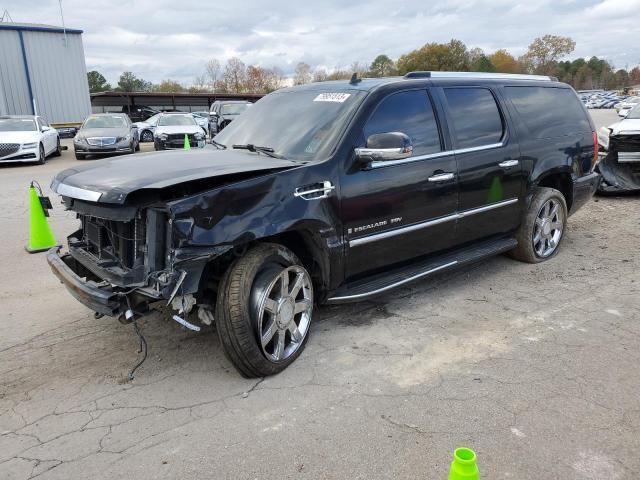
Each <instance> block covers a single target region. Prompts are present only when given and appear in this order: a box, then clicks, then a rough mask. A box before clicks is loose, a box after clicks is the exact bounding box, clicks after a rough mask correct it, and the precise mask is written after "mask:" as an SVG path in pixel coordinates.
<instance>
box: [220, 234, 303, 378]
mask: <svg viewBox="0 0 640 480" xmlns="http://www.w3.org/2000/svg"><path fill="white" fill-rule="evenodd" d="M312 313H313V285H312V282H311V277H310V275H309V273H308V272H307V270H306V269H305V268H304V267H303V266H302V265H301V263H300V261H299V260H298V259H297V257H296V256H295V255H294V254H293V253H292V252H291V251H289V250H288V249H286V248H285V247H282V246H280V245H276V244H267V243H265V244H262V245H258V246H256V247H254V248H252V249H251V250H249V251H248V252H247V253H246V254H245V255H244V256H243V257H241V258H239V259H238V260H236V261H235V262H234V263H232V264H231V266H230V267H229V269H228V270H227V272H226V273H225V275H224V277H223V278H222V281H221V282H220V286H219V288H218V298H217V304H216V320H217V323H216V327H217V331H218V336H219V338H220V343H221V344H222V347H223V349H224V352H225V354H226V356H227V358H228V359H229V360H230V361H231V363H233V365H234V366H235V367H236V369H237V370H238V371H239V372H240V373H241V374H242V375H243V376H245V377H264V376H267V375H274V374H276V373H279V372H281V371H282V370H284V369H285V368H287V367H288V366H289V365H290V364H291V363H293V362H294V361H295V359H296V358H298V356H300V354H301V353H302V350H303V349H304V347H305V345H306V342H307V340H308V338H309V328H310V326H311V316H312Z"/></svg>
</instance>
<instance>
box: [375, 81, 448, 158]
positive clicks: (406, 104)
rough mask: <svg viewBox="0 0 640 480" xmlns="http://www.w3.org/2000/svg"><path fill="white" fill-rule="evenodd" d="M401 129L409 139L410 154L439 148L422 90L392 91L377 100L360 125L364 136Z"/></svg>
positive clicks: (426, 95)
mask: <svg viewBox="0 0 640 480" xmlns="http://www.w3.org/2000/svg"><path fill="white" fill-rule="evenodd" d="M389 132H402V133H404V134H406V135H408V136H409V138H411V142H412V143H413V154H414V155H427V154H429V153H436V152H439V151H440V150H441V147H440V135H439V134H438V124H437V122H436V118H435V115H434V113H433V107H432V106H431V100H430V99H429V95H428V94H427V92H426V91H425V90H407V91H406V92H399V93H394V94H391V95H389V96H388V97H386V98H385V99H383V100H382V102H380V104H379V105H378V107H377V108H376V110H375V112H374V113H373V115H372V116H371V117H370V118H369V120H368V121H367V124H366V125H365V127H364V136H365V138H368V137H369V136H370V135H373V134H376V133H389Z"/></svg>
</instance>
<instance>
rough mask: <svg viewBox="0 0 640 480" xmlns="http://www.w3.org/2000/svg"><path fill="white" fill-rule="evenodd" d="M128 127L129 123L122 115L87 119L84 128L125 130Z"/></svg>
mask: <svg viewBox="0 0 640 480" xmlns="http://www.w3.org/2000/svg"><path fill="white" fill-rule="evenodd" d="M126 126H127V121H126V120H125V119H124V117H123V116H122V115H101V116H96V117H89V118H87V119H86V120H85V121H84V125H83V126H82V128H123V127H126Z"/></svg>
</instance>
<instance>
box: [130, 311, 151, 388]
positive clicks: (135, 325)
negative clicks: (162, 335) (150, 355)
mask: <svg viewBox="0 0 640 480" xmlns="http://www.w3.org/2000/svg"><path fill="white" fill-rule="evenodd" d="M133 331H134V332H136V335H137V336H138V338H139V339H140V346H139V348H138V353H141V352H143V351H144V355H143V356H142V360H140V361H139V362H138V363H137V364H136V366H135V367H133V368H132V369H131V371H130V372H129V380H133V374H134V372H135V371H136V370H137V369H138V368H139V367H140V366H141V365H142V364H143V363H144V361H145V360H146V359H147V341H146V340H145V338H144V337H143V336H142V333H140V329H139V328H138V321H137V320H134V321H133Z"/></svg>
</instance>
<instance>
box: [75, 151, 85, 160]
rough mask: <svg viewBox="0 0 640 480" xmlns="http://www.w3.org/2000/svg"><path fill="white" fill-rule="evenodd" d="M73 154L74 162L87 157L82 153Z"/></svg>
mask: <svg viewBox="0 0 640 480" xmlns="http://www.w3.org/2000/svg"><path fill="white" fill-rule="evenodd" d="M75 154H76V160H84V159H86V158H87V156H86V155H85V154H83V153H78V152H75Z"/></svg>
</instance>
